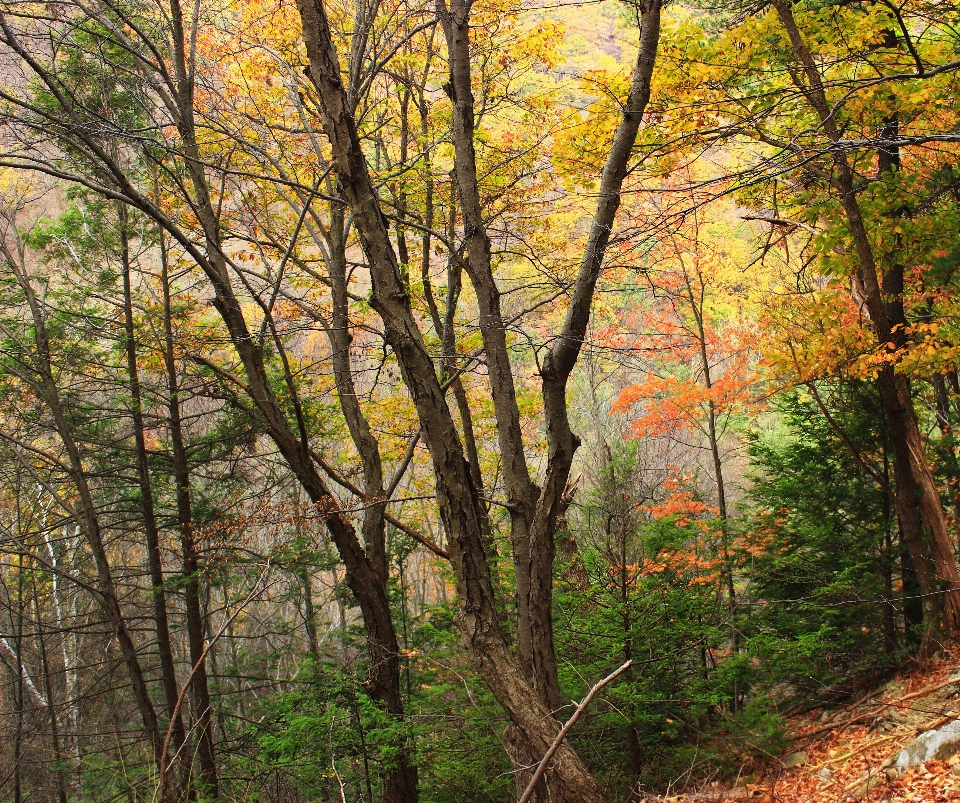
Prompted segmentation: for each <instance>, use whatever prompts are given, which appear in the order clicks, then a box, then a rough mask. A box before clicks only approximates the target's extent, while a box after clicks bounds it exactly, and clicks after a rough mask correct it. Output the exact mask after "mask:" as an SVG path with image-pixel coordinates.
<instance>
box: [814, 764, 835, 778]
mask: <svg viewBox="0 0 960 803" xmlns="http://www.w3.org/2000/svg"><path fill="white" fill-rule="evenodd" d="M817 775H818V776H819V777H820V780H822V781H830V780H832V779H833V772H832V771H831V770H830V768H829V767H824V768H823V769H822V770H820V772H818V773H817Z"/></svg>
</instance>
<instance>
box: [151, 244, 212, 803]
mask: <svg viewBox="0 0 960 803" xmlns="http://www.w3.org/2000/svg"><path fill="white" fill-rule="evenodd" d="M160 248H161V268H160V269H161V274H160V281H161V283H162V285H163V326H164V351H163V358H164V367H165V370H166V374H167V395H168V398H169V401H168V405H169V406H168V413H169V417H168V420H167V426H168V428H169V430H170V442H171V445H172V463H173V476H174V483H175V485H176V497H177V527H178V529H179V532H180V549H181V551H182V553H183V554H182V556H181V557H182V561H183V576H184V579H185V581H186V584H185V586H184V603H185V607H186V609H187V641H188V642H189V646H190V664H191V666H192V667H193V680H192V681H191V684H192V691H193V699H194V703H195V705H196V711H195V712H194V718H195V720H196V730H197V757H198V758H199V761H200V774H199V777H198V783H199V785H200V787H201V791H202V794H203V795H205V796H206V797H208V798H211V799H213V800H216V799H217V798H218V797H219V783H218V780H217V760H216V753H215V750H214V744H213V728H212V727H211V724H210V723H211V714H212V710H211V704H210V688H209V682H208V679H207V666H206V656H205V655H204V646H205V645H204V621H203V611H202V607H201V604H200V578H199V572H200V559H199V554H198V552H197V546H196V540H195V538H194V528H193V512H192V510H191V507H192V506H191V501H190V464H189V460H188V457H187V449H186V444H185V441H184V437H183V424H182V420H181V410H180V383H179V382H178V380H177V363H176V357H175V355H174V349H173V343H174V339H173V320H172V319H173V315H172V310H171V301H170V277H169V275H168V270H167V254H166V249H165V246H164V242H163V237H162V236H161V238H160Z"/></svg>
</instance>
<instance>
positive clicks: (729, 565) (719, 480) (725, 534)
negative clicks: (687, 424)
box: [683, 269, 740, 714]
mask: <svg viewBox="0 0 960 803" xmlns="http://www.w3.org/2000/svg"><path fill="white" fill-rule="evenodd" d="M683 278H684V282H685V284H686V289H687V300H688V301H689V302H690V310H691V312H692V313H693V318H694V322H695V323H696V326H697V348H698V352H699V355H700V370H701V371H702V372H703V385H704V387H705V388H706V389H707V393H708V396H707V440H708V442H709V445H710V457H711V461H712V463H713V480H714V483H715V484H716V487H717V511H718V513H719V516H720V558H721V560H722V561H723V582H724V586H725V589H726V592H727V610H728V611H729V613H730V649H731V650H732V652H733V654H734V655H736V654H737V653H738V652H739V651H740V634H739V632H738V631H737V618H736V617H737V597H736V588H735V586H734V582H733V562H732V560H731V558H730V530H729V522H728V521H727V489H726V485H725V484H724V480H723V458H722V456H721V454H720V437H719V435H718V433H717V405H716V404H715V403H714V401H713V397H712V396H711V395H710V391H711V390H712V389H713V374H712V372H711V368H710V356H709V354H708V353H707V331H706V325H705V323H704V320H703V292H702V289H703V285H702V282H701V293H700V298H699V299H698V298H697V297H696V295H694V292H693V285H692V284H691V282H690V277H689V275H688V274H687V271H686V269H684V272H683ZM730 710H731V713H734V714H736V713H737V712H738V711H739V710H740V688H739V683H738V682H737V680H736V678H734V681H733V696H732V698H731V701H730Z"/></svg>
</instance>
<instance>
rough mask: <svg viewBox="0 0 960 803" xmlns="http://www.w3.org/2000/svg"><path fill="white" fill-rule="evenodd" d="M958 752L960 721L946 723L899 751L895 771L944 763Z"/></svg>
mask: <svg viewBox="0 0 960 803" xmlns="http://www.w3.org/2000/svg"><path fill="white" fill-rule="evenodd" d="M958 750H960V720H954V721H953V722H948V723H947V724H946V725H944V726H943V727H942V728H939V729H938V730H935V731H927V732H926V733H922V734H920V735H919V736H918V737H917V738H916V739H914V740H913V741H912V742H910V744H908V745H907V746H906V747H904V748H903V750H901V751H900V755H898V756H897V760H896V761H895V762H894V765H893V766H895V767H896V768H897V769H901V770H902V769H906V768H907V767H916V766H919V765H920V764H924V763H926V762H927V761H944V760H946V759H948V758H950V756H952V755H953V754H954V753H956V752H957V751H958Z"/></svg>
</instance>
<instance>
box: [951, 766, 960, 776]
mask: <svg viewBox="0 0 960 803" xmlns="http://www.w3.org/2000/svg"><path fill="white" fill-rule="evenodd" d="M950 772H952V773H953V774H954V775H960V764H954V765H953V766H952V767H951V768H950Z"/></svg>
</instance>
